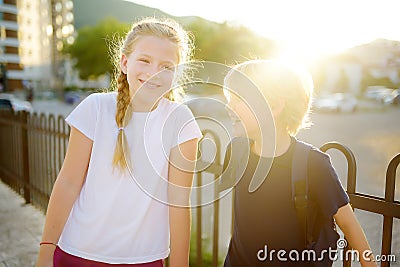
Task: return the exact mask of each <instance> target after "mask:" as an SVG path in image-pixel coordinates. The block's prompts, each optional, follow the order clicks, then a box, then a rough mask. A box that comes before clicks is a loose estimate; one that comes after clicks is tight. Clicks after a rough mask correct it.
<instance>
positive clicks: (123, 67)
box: [120, 54, 128, 74]
mask: <svg viewBox="0 0 400 267" xmlns="http://www.w3.org/2000/svg"><path fill="white" fill-rule="evenodd" d="M127 64H128V59H127V58H126V56H125V55H124V54H122V56H121V62H120V67H121V71H122V72H123V73H124V74H126V70H127Z"/></svg>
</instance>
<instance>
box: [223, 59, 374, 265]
mask: <svg viewBox="0 0 400 267" xmlns="http://www.w3.org/2000/svg"><path fill="white" fill-rule="evenodd" d="M251 87H252V88H255V87H256V88H257V90H256V91H253V92H252V90H251V89H252V88H251ZM224 88H225V90H224V92H225V93H226V96H227V98H228V109H229V113H230V114H232V116H233V117H235V119H234V124H233V128H234V133H235V135H236V136H241V137H246V138H248V139H249V140H251V142H250V151H249V153H248V159H247V161H248V162H245V163H243V162H242V164H247V167H245V170H244V172H243V175H241V177H240V180H239V181H237V184H236V188H235V199H234V214H235V219H234V233H233V236H232V238H231V242H230V245H229V250H228V254H227V256H226V259H225V263H224V266H225V267H231V266H232V267H235V266H240V267H245V266H305V265H306V264H308V265H313V264H316V263H315V260H312V259H310V258H308V260H307V257H305V258H302V255H303V256H304V255H305V256H307V254H304V253H303V254H302V251H304V250H305V249H306V246H305V243H306V241H305V240H306V238H305V234H304V228H303V227H302V226H301V223H300V220H299V218H298V212H297V210H296V207H295V203H294V201H293V195H292V190H293V189H292V181H291V179H292V173H291V169H292V159H293V154H294V150H295V147H296V143H297V142H298V141H297V140H296V139H295V135H296V134H297V132H298V131H299V130H300V129H301V128H303V127H305V126H307V123H308V120H307V119H308V113H309V111H310V106H311V97H312V92H313V82H312V79H311V76H310V75H309V74H308V73H307V72H304V71H300V70H299V69H295V68H293V67H290V66H288V65H285V64H283V63H282V62H279V61H274V60H252V61H247V62H244V63H241V64H239V65H237V66H235V67H234V68H233V69H232V70H231V71H230V72H229V73H228V74H227V76H226V77H225V84H224ZM228 90H229V92H228ZM260 95H261V97H260ZM243 96H244V97H243ZM260 99H262V100H263V101H264V103H265V104H264V105H267V107H269V110H270V111H269V113H265V112H263V113H260V111H262V110H263V109H264V110H265V107H264V108H263V107H260V105H263V103H262V101H260ZM268 115H269V116H268ZM272 122H273V123H272ZM273 144H274V145H273ZM228 153H235V150H234V149H232V151H228ZM236 153H237V150H236ZM304 156H306V155H304ZM307 156H308V160H307V180H308V186H307V188H308V198H309V203H315V205H314V210H313V211H314V213H315V214H316V220H315V224H314V226H315V229H313V235H314V237H318V236H319V232H318V230H317V229H321V228H324V227H325V228H326V226H328V227H329V225H331V226H332V229H333V220H335V222H336V224H337V225H338V226H339V227H340V229H341V230H342V231H343V233H344V234H345V236H346V238H347V240H348V241H349V243H350V246H351V247H352V248H353V249H354V250H357V251H358V255H359V259H360V262H361V265H362V266H377V265H376V263H374V262H373V256H372V254H371V253H370V250H371V249H370V247H369V244H368V242H367V240H366V238H365V235H364V232H363V230H362V228H361V226H360V224H359V223H358V221H357V219H356V217H355V215H354V213H353V211H352V208H351V206H350V204H349V198H348V196H347V194H346V192H345V190H344V189H343V187H342V185H341V183H340V181H339V179H338V177H337V174H336V172H335V170H334V168H333V166H332V164H331V162H330V157H329V156H328V155H327V154H325V153H322V152H321V151H319V150H318V149H316V148H312V149H311V150H310V151H309V152H308V155H307ZM232 158H234V157H232ZM233 164H234V163H233ZM257 164H259V165H258V167H257ZM259 167H261V169H262V170H263V171H262V172H261V173H260V172H255V170H256V168H259ZM317 225H318V227H317ZM335 234H336V233H335ZM326 249H327V250H328V249H329V248H326ZM327 252H328V253H326V254H324V255H322V254H321V255H317V258H320V256H321V259H320V260H319V261H320V263H319V266H331V265H332V259H333V258H329V257H330V254H329V251H327ZM331 257H332V256H331ZM307 261H308V262H307ZM310 261H311V262H313V263H311V262H310ZM306 262H307V263H306ZM321 264H322V265H321Z"/></svg>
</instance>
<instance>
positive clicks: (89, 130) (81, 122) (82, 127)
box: [65, 94, 98, 140]
mask: <svg viewBox="0 0 400 267" xmlns="http://www.w3.org/2000/svg"><path fill="white" fill-rule="evenodd" d="M97 113H98V106H97V97H96V94H91V95H89V96H88V97H86V98H85V99H84V100H82V102H81V103H79V105H78V106H77V107H76V108H75V109H74V110H73V111H72V112H71V113H70V114H69V115H68V116H67V118H65V121H66V122H67V123H68V125H69V126H71V127H74V128H76V129H78V130H79V131H80V132H81V133H83V134H84V135H85V136H87V137H88V138H89V139H91V140H93V139H94V133H95V128H96V123H97Z"/></svg>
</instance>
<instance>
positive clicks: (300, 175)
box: [291, 139, 312, 247]
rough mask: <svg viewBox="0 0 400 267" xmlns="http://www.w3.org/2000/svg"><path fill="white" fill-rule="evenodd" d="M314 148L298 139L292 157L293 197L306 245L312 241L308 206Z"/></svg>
mask: <svg viewBox="0 0 400 267" xmlns="http://www.w3.org/2000/svg"><path fill="white" fill-rule="evenodd" d="M311 149H312V146H311V145H308V144H306V143H304V142H302V141H299V140H297V139H296V145H295V148H294V153H293V159H292V181H291V183H292V199H293V201H294V205H295V207H296V212H297V218H298V221H299V224H300V229H301V231H302V232H303V235H304V242H305V247H307V245H308V244H309V243H310V242H311V240H312V234H311V231H310V229H308V227H307V224H308V223H307V208H308V204H309V203H308V201H309V200H308V177H307V176H308V175H307V165H308V155H309V152H310V150H311Z"/></svg>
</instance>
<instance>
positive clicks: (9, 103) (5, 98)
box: [0, 93, 33, 112]
mask: <svg viewBox="0 0 400 267" xmlns="http://www.w3.org/2000/svg"><path fill="white" fill-rule="evenodd" d="M0 109H3V110H4V109H6V110H13V111H14V112H18V111H27V112H33V108H32V105H31V103H29V102H28V101H24V100H20V99H17V98H16V97H15V96H14V95H13V94H8V93H2V94H0Z"/></svg>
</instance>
